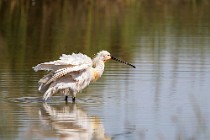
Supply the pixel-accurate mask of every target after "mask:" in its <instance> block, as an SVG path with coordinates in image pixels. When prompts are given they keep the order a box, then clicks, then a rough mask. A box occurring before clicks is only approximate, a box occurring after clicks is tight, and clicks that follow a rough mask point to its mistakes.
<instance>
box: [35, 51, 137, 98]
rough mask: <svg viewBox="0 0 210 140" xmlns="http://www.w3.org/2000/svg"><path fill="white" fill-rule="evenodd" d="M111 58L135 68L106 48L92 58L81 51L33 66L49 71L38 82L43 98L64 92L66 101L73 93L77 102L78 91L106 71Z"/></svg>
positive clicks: (37, 69)
mask: <svg viewBox="0 0 210 140" xmlns="http://www.w3.org/2000/svg"><path fill="white" fill-rule="evenodd" d="M109 59H113V60H116V61H118V62H121V63H124V64H126V65H129V66H131V67H133V68H135V66H134V65H132V64H130V63H128V62H125V61H122V60H119V59H117V58H115V57H113V56H112V55H111V54H110V53H109V52H107V51H104V50H103V51H100V52H99V53H97V55H96V56H95V57H94V58H93V59H92V60H91V58H90V57H88V56H86V55H84V54H81V53H78V54H75V53H73V54H72V55H66V54H62V56H61V57H60V59H59V60H56V61H51V62H44V63H41V64H38V65H37V66H35V67H33V69H34V71H39V70H47V71H49V72H48V74H47V75H45V76H44V77H43V78H41V79H40V80H39V82H38V83H39V88H38V90H39V91H40V92H41V93H44V95H43V100H44V101H46V100H47V99H48V98H49V97H50V96H52V95H53V94H55V93H62V94H63V95H65V101H66V102H67V101H68V96H69V95H72V102H75V98H76V94H77V93H78V92H80V91H81V90H83V89H84V88H85V87H87V86H88V85H89V84H90V82H92V81H96V80H97V79H98V78H100V77H101V75H102V74H103V71H104V63H105V62H106V61H107V60H109Z"/></svg>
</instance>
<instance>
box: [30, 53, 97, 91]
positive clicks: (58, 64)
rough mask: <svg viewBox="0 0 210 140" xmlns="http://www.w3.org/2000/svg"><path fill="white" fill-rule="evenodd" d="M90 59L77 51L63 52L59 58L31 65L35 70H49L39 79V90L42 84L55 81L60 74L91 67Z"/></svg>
mask: <svg viewBox="0 0 210 140" xmlns="http://www.w3.org/2000/svg"><path fill="white" fill-rule="evenodd" d="M92 65H93V64H92V60H91V58H90V57H88V56H86V55H84V54H81V53H78V54H75V53H73V54H72V55H65V54H63V55H62V56H61V57H60V59H59V60H56V61H51V62H44V63H41V64H38V65H37V66H35V67H33V69H34V70H35V71H39V70H48V71H51V72H50V73H48V74H47V75H46V76H44V77H43V78H41V79H40V80H39V84H40V87H39V90H42V88H43V86H45V85H48V84H50V83H51V82H53V81H56V80H57V79H58V78H61V77H62V76H64V75H66V74H69V73H72V72H77V71H78V72H79V71H83V70H85V69H87V68H89V67H92Z"/></svg>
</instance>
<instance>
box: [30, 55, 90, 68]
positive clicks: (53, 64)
mask: <svg viewBox="0 0 210 140" xmlns="http://www.w3.org/2000/svg"><path fill="white" fill-rule="evenodd" d="M82 65H88V66H92V60H91V58H90V57H88V56H87V55H84V54H82V53H78V54H75V53H73V54H72V55H66V54H62V56H60V58H59V60H56V61H50V62H44V63H41V64H38V65H37V66H35V67H33V69H34V71H39V70H47V71H50V70H53V71H57V70H59V69H62V68H66V67H72V68H73V69H74V67H75V66H82Z"/></svg>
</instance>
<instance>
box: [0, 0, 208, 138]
mask: <svg viewBox="0 0 210 140" xmlns="http://www.w3.org/2000/svg"><path fill="white" fill-rule="evenodd" d="M0 7H1V8H0V9H1V10H0V16H1V21H0V51H1V55H0V59H1V62H0V65H1V68H0V111H1V116H0V139H8V140H9V139H20V140H22V139H34V140H36V139H42V140H43V139H46V140H48V139H52V140H53V139H54V140H58V139H81V140H83V139H107V140H108V139H114V140H128V139H131V140H135V139H136V140H137V139H145V140H151V139H159V140H163V139H171V140H176V139H180V140H186V139H196V140H197V139H199V140H206V139H210V121H209V118H210V103H209V100H210V96H209V85H210V75H209V69H210V63H209V62H210V47H209V44H210V17H209V15H208V13H209V12H210V11H209V7H208V4H206V3H197V4H195V3H194V4H192V3H188V4H180V3H173V4H147V3H139V2H136V1H132V2H109V1H106V2H104V3H103V2H94V1H92V2H86V1H85V2H74V1H67V0H66V1H65V0H63V1H56V2H53V3H50V2H47V1H19V2H16V1H11V2H6V1H3V2H1V3H0ZM177 9H179V10H177ZM102 49H105V50H108V51H109V52H111V53H112V54H113V55H114V56H116V57H118V58H121V59H123V60H126V61H129V62H130V63H132V64H134V65H135V66H136V69H133V68H130V67H128V66H126V65H123V64H120V63H117V62H115V61H109V62H107V63H106V68H105V72H104V74H103V76H102V78H101V79H100V80H98V81H97V82H95V83H93V84H91V85H90V86H89V87H88V88H86V89H85V90H84V91H83V92H82V93H80V94H78V98H77V101H76V104H72V103H71V102H70V103H68V104H65V102H64V101H63V99H64V98H63V97H60V96H56V97H53V98H51V99H50V100H49V102H48V103H42V101H41V96H42V95H41V94H40V93H39V92H38V91H37V81H38V80H39V79H40V78H41V77H42V76H43V74H45V73H44V72H39V73H35V72H34V71H33V70H32V68H31V67H33V66H35V65H36V64H38V63H40V62H44V61H51V60H56V59H58V58H59V56H60V55H61V54H62V53H66V54H71V53H72V52H82V53H85V54H87V55H88V56H90V57H93V56H94V54H95V53H97V52H98V51H99V50H102Z"/></svg>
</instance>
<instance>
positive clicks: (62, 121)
mask: <svg viewBox="0 0 210 140" xmlns="http://www.w3.org/2000/svg"><path fill="white" fill-rule="evenodd" d="M39 116H40V119H41V123H42V125H44V127H46V126H47V127H50V129H51V130H53V131H55V132H56V135H58V137H59V138H60V139H62V140H69V139H72V140H109V139H111V138H109V137H108V136H107V135H106V134H105V129H104V127H103V124H102V123H101V121H100V119H99V118H98V117H91V116H89V115H88V114H87V113H86V112H85V111H83V110H82V109H81V108H80V107H78V106H77V105H76V104H64V105H49V104H47V103H43V107H42V108H41V109H40V111H39Z"/></svg>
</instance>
